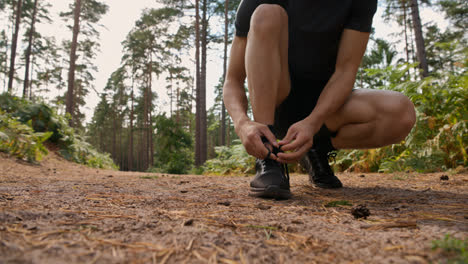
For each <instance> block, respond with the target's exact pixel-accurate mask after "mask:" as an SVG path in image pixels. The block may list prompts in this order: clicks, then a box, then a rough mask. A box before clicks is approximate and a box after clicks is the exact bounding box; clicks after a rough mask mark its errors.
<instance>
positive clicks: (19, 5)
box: [8, 0, 23, 94]
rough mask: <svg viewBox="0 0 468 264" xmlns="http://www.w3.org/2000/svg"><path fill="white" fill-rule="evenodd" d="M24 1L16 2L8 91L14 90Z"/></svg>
mask: <svg viewBox="0 0 468 264" xmlns="http://www.w3.org/2000/svg"><path fill="white" fill-rule="evenodd" d="M22 4H23V1H22V0H18V2H16V14H15V20H16V21H15V30H14V31H13V38H12V39H11V54H10V71H9V72H8V92H9V93H10V94H11V93H12V92H13V79H14V77H15V59H16V47H17V45H18V34H19V26H20V23H21V8H22Z"/></svg>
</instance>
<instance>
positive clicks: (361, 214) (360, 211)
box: [351, 204, 370, 219]
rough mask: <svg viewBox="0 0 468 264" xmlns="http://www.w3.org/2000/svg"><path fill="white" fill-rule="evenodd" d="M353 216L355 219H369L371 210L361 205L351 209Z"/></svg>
mask: <svg viewBox="0 0 468 264" xmlns="http://www.w3.org/2000/svg"><path fill="white" fill-rule="evenodd" d="M351 214H352V215H353V216H354V218H356V219H358V218H364V219H367V217H368V216H369V215H370V211H369V209H368V208H367V207H366V206H365V205H363V204H360V205H358V206H355V207H353V208H352V209H351Z"/></svg>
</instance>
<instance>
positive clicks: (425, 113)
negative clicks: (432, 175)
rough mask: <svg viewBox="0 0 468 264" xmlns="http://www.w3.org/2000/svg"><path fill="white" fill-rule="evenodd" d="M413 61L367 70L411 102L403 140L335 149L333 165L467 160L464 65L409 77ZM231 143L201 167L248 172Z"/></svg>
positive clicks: (374, 167)
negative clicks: (412, 114) (410, 124)
mask: <svg viewBox="0 0 468 264" xmlns="http://www.w3.org/2000/svg"><path fill="white" fill-rule="evenodd" d="M414 67H415V65H407V64H402V65H397V66H389V67H387V68H385V69H372V70H368V71H367V74H368V75H369V76H370V77H373V78H376V79H379V80H380V83H381V86H380V87H379V86H377V87H375V88H378V89H382V90H393V91H398V92H401V93H403V94H405V95H406V96H408V97H409V98H410V99H411V101H412V102H413V103H414V106H415V108H416V118H417V120H416V124H415V126H414V128H413V129H412V131H411V132H410V134H409V135H408V136H407V138H406V139H405V141H402V142H401V143H399V144H394V145H391V146H387V147H383V148H379V149H371V150H346V151H339V152H338V156H337V157H336V160H335V162H334V163H333V164H334V169H335V171H351V172H385V173H391V172H421V173H424V172H437V171H446V170H453V169H456V170H458V169H459V168H464V167H467V166H468V154H467V152H468V72H467V71H466V70H467V69H468V67H467V66H466V65H464V66H461V67H462V70H461V72H460V73H457V74H445V75H439V76H433V77H428V78H425V79H423V80H409V79H408V77H407V76H409V74H408V72H409V71H410V70H411V69H413V68H414ZM236 143H237V144H235V145H232V146H230V147H217V148H216V158H214V159H211V160H208V161H207V162H206V164H205V172H208V173H213V174H222V175H228V174H239V173H253V172H254V169H255V168H254V158H253V157H251V156H249V155H248V154H247V152H246V151H245V150H244V148H243V146H242V144H240V142H236ZM295 166H296V167H295ZM295 166H291V165H290V168H291V171H299V170H298V166H297V165H295Z"/></svg>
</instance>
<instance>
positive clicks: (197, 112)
mask: <svg viewBox="0 0 468 264" xmlns="http://www.w3.org/2000/svg"><path fill="white" fill-rule="evenodd" d="M199 10H200V7H199V0H195V79H196V82H195V90H196V97H195V101H196V102H195V165H196V166H197V167H198V166H200V165H202V162H201V154H200V152H201V118H200V116H201V107H200V89H201V88H200V83H201V82H200V14H199V13H200V11H199Z"/></svg>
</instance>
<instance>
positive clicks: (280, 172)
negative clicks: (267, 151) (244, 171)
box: [249, 158, 292, 200]
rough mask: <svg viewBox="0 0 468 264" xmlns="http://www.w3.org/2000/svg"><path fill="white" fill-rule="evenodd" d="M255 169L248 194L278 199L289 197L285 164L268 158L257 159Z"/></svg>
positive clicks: (287, 173)
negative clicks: (255, 172)
mask: <svg viewBox="0 0 468 264" xmlns="http://www.w3.org/2000/svg"><path fill="white" fill-rule="evenodd" d="M255 169H256V171H257V174H256V175H255V178H254V179H253V180H252V181H251V182H250V193H249V195H250V196H254V197H261V198H274V199H278V200H280V199H289V198H291V196H292V194H291V190H290V187H289V171H288V167H287V165H286V164H281V163H279V162H277V161H275V160H272V159H268V158H267V159H264V160H261V159H257V160H256V162H255Z"/></svg>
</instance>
